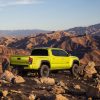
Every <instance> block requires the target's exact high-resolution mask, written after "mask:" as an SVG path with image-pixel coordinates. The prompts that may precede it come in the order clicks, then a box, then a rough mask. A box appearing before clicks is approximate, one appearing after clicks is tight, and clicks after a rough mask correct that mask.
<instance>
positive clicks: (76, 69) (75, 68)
mask: <svg viewBox="0 0 100 100" xmlns="http://www.w3.org/2000/svg"><path fill="white" fill-rule="evenodd" d="M71 73H72V75H73V76H75V77H79V65H78V64H73V66H72V68H71Z"/></svg>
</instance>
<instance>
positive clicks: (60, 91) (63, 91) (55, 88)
mask: <svg viewBox="0 0 100 100" xmlns="http://www.w3.org/2000/svg"><path fill="white" fill-rule="evenodd" d="M53 92H54V93H55V94H62V93H65V90H64V89H63V88H62V87H61V86H56V85H55V86H54V88H53Z"/></svg>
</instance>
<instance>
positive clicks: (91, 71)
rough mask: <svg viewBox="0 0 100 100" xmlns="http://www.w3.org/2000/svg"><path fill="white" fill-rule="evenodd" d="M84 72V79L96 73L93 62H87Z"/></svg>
mask: <svg viewBox="0 0 100 100" xmlns="http://www.w3.org/2000/svg"><path fill="white" fill-rule="evenodd" d="M84 71H85V75H84V77H85V78H92V76H93V74H96V73H97V71H96V69H95V63H94V62H89V63H88V65H87V66H86V67H85V69H84Z"/></svg>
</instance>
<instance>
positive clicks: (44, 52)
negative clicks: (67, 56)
mask: <svg viewBox="0 0 100 100" xmlns="http://www.w3.org/2000/svg"><path fill="white" fill-rule="evenodd" d="M31 55H32V56H48V50H47V49H34V50H33V51H32V53H31Z"/></svg>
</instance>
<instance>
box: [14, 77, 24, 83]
mask: <svg viewBox="0 0 100 100" xmlns="http://www.w3.org/2000/svg"><path fill="white" fill-rule="evenodd" d="M15 82H16V83H24V82H25V80H24V78H23V77H21V76H15Z"/></svg>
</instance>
